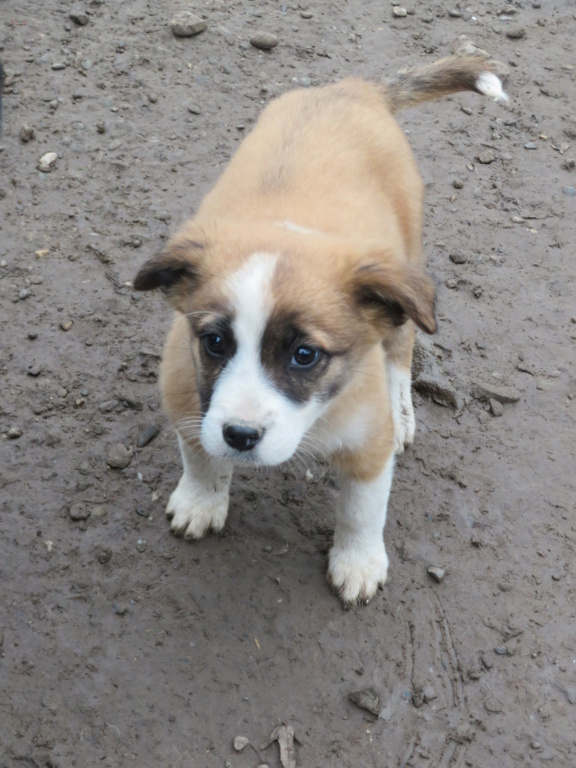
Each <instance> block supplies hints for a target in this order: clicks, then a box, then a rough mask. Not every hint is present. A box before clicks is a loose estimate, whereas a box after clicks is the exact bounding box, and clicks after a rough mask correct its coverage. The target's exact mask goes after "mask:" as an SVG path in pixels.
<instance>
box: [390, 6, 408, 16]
mask: <svg viewBox="0 0 576 768" xmlns="http://www.w3.org/2000/svg"><path fill="white" fill-rule="evenodd" d="M392 14H393V15H394V17H395V18H397V19H403V18H404V17H405V16H408V11H407V10H406V8H402V6H401V5H395V6H394V7H393V8H392Z"/></svg>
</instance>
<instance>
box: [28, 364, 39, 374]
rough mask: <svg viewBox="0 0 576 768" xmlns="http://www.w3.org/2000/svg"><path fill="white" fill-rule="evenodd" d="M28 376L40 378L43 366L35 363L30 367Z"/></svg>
mask: <svg viewBox="0 0 576 768" xmlns="http://www.w3.org/2000/svg"><path fill="white" fill-rule="evenodd" d="M27 373H28V376H34V377H36V376H40V374H41V373H42V366H40V365H38V363H34V364H32V365H29V366H28V371H27Z"/></svg>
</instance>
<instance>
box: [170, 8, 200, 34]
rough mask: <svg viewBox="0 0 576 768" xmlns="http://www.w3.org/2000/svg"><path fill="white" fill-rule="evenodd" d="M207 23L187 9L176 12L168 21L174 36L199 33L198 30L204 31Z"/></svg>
mask: <svg viewBox="0 0 576 768" xmlns="http://www.w3.org/2000/svg"><path fill="white" fill-rule="evenodd" d="M207 26H208V24H207V23H206V22H205V21H204V19H201V18H200V16H196V14H194V13H190V12H189V11H182V12H181V13H177V14H176V16H174V17H173V18H172V20H171V21H170V29H171V30H172V34H173V35H174V36H175V37H193V36H194V35H199V34H200V32H204V30H205V29H206V27H207Z"/></svg>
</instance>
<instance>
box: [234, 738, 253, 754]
mask: <svg viewBox="0 0 576 768" xmlns="http://www.w3.org/2000/svg"><path fill="white" fill-rule="evenodd" d="M248 744H250V739H247V738H246V736H235V737H234V749H235V750H236V752H242V750H243V749H245V748H246V747H247V746H248Z"/></svg>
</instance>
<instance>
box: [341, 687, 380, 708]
mask: <svg viewBox="0 0 576 768" xmlns="http://www.w3.org/2000/svg"><path fill="white" fill-rule="evenodd" d="M348 698H349V699H350V701H352V702H353V703H354V704H356V706H357V707H360V708H361V709H366V710H367V711H368V712H371V713H372V714H373V715H379V714H380V710H381V705H380V694H379V693H378V691H377V690H376V689H375V688H372V687H370V688H363V689H362V690H360V691H352V693H349V694H348Z"/></svg>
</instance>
